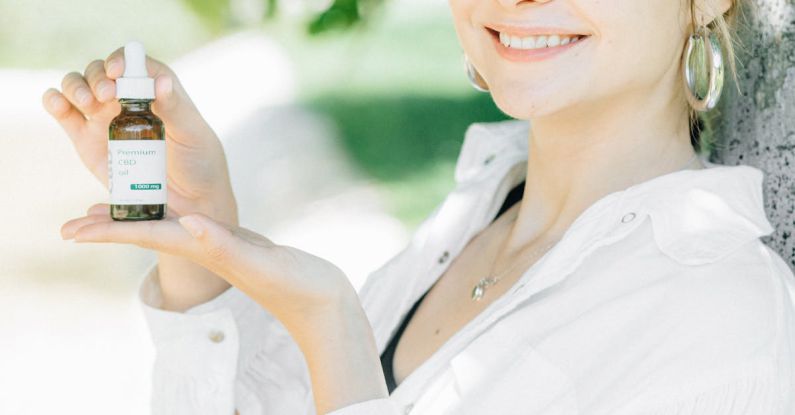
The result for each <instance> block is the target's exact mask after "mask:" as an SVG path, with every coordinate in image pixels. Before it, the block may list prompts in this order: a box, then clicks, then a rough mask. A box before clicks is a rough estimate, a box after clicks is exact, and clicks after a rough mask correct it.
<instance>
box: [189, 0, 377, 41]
mask: <svg viewBox="0 0 795 415" xmlns="http://www.w3.org/2000/svg"><path fill="white" fill-rule="evenodd" d="M183 1H184V2H185V4H187V6H188V7H189V8H190V9H191V10H192V11H193V12H195V13H196V14H197V15H198V16H199V17H200V18H201V19H202V21H203V22H204V23H205V24H206V25H207V26H208V28H210V29H211V30H212V31H214V32H218V31H222V30H224V29H227V28H229V27H232V26H234V25H235V24H236V23H235V21H234V19H233V16H232V15H231V5H230V0H183ZM259 1H262V2H264V5H265V13H264V15H263V19H264V20H272V19H273V18H274V17H276V15H277V11H278V8H279V7H278V6H279V4H278V3H279V1H278V0H259ZM288 1H296V0H288ZM382 2H383V0H334V1H333V2H332V3H331V4H330V5H329V6H328V8H326V10H323V11H321V12H320V13H318V14H317V15H315V16H312V17H311V18H310V19H309V22H308V23H307V31H308V32H309V33H310V34H313V35H316V34H320V33H325V32H331V31H335V30H344V29H348V28H350V27H352V26H354V25H355V24H357V23H359V22H360V21H361V20H362V18H363V10H371V9H374V8H375V6H377V5H378V4H380V3H382Z"/></svg>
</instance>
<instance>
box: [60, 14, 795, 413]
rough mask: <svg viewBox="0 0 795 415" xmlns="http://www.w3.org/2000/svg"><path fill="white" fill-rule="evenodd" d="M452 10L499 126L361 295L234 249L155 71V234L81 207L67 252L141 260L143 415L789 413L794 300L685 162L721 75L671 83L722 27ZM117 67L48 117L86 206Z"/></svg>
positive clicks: (211, 161)
mask: <svg viewBox="0 0 795 415" xmlns="http://www.w3.org/2000/svg"><path fill="white" fill-rule="evenodd" d="M737 1H739V0H737ZM450 7H451V10H452V15H453V18H454V20H455V26H456V31H457V35H458V37H459V40H460V42H461V45H462V47H463V50H464V52H465V54H466V56H467V58H468V62H469V69H470V75H471V79H472V80H473V82H474V83H475V85H476V86H477V87H478V88H480V89H483V90H486V89H487V90H489V91H490V93H491V94H492V96H493V98H494V100H495V102H496V104H497V105H498V106H499V108H500V109H501V110H502V111H504V112H505V113H506V114H508V115H510V116H512V117H514V118H516V119H517V120H511V121H504V122H498V123H490V124H486V123H483V124H473V125H472V126H471V127H470V128H469V130H468V131H467V133H466V136H465V138H464V144H463V147H462V149H461V154H460V156H459V159H458V161H457V164H456V167H455V179H456V186H455V188H454V189H453V191H452V192H451V193H450V194H449V195H448V196H447V197H446V199H445V200H444V202H443V203H442V204H441V205H440V206H439V207H437V209H435V210H434V211H433V212H432V213H431V214H430V216H429V217H428V218H427V219H426V220H425V221H424V222H423V223H422V224H421V225H420V226H419V228H418V230H417V232H416V233H415V235H414V236H413V238H412V240H411V241H410V243H409V244H408V246H406V248H405V249H404V250H403V251H401V252H400V253H399V254H398V255H397V256H395V257H394V258H393V259H391V260H390V261H388V262H387V263H386V264H385V265H384V266H383V267H382V268H380V269H379V270H377V271H376V272H374V273H373V274H372V275H370V277H369V278H368V280H367V281H366V283H365V285H364V286H363V288H362V289H361V290H360V292H359V293H356V292H355V291H354V289H353V288H352V287H351V285H350V284H349V283H348V280H347V278H346V276H345V275H344V274H343V273H342V272H341V271H340V270H339V269H338V268H337V267H335V266H334V265H332V264H330V263H329V262H327V261H325V260H323V259H321V258H318V257H315V256H313V255H310V254H308V253H305V252H302V251H300V250H298V249H295V248H292V247H289V246H284V245H278V244H275V243H273V242H272V241H270V240H268V239H267V238H266V237H264V236H262V235H258V234H256V233H254V232H251V231H249V230H246V229H243V228H240V227H239V226H238V221H237V208H236V204H235V199H234V196H233V194H232V190H231V187H230V184H229V178H228V173H227V167H226V161H225V158H224V154H223V150H222V148H221V145H220V143H219V140H218V139H217V137H216V136H215V134H214V133H213V132H212V130H211V129H210V127H209V126H208V125H207V123H206V122H205V121H204V120H203V119H202V117H201V116H200V115H199V113H198V112H197V111H196V108H195V107H194V106H193V104H192V103H191V101H190V99H189V98H188V95H187V94H186V92H185V91H184V89H183V88H182V86H181V85H180V83H179V81H178V80H177V78H176V76H175V74H174V73H173V72H172V71H171V70H170V69H169V68H168V67H167V66H165V65H163V64H162V63H160V62H158V61H156V60H154V59H149V61H148V67H149V70H150V72H151V74H152V75H153V76H155V77H156V94H157V101H156V102H155V104H154V109H155V112H156V113H157V114H158V115H159V116H160V117H161V118H162V119H163V120H164V122H165V123H166V125H167V126H168V132H169V136H168V157H169V160H168V168H169V170H168V177H169V191H168V194H169V200H168V206H169V213H170V216H169V217H168V218H167V219H166V220H164V221H159V222H146V223H129V222H127V223H125V222H113V221H112V220H111V219H110V218H109V217H108V216H109V215H108V206H107V205H106V204H97V205H94V206H92V207H91V208H90V209H89V210H88V215H87V216H85V217H82V218H77V219H74V220H71V221H69V222H67V223H66V224H65V225H64V226H63V228H62V234H63V236H64V238H67V239H68V238H74V239H75V241H79V242H88V241H92V242H121V243H131V244H136V245H139V246H142V247H145V248H150V249H155V250H157V251H158V252H159V257H158V262H157V264H156V266H153V267H152V268H151V269H150V270H149V271H148V272H147V276H146V278H145V280H144V282H143V285H142V286H141V299H142V301H143V307H144V311H145V313H146V316H147V319H148V322H149V326H150V328H151V332H152V336H153V339H154V341H155V344H156V347H157V359H156V363H155V371H154V385H153V395H152V406H153V410H154V412H156V413H169V414H175V413H186V414H187V413H190V414H220V413H232V412H233V411H234V410H236V411H237V412H238V413H240V414H243V415H245V414H307V413H331V414H334V415H353V414H388V415H392V414H402V413H415V414H544V415H550V414H666V415H674V414H700V415H706V414H716V415H717V414H722V415H725V414H781V415H784V414H791V413H793V412H795V402H794V401H793V400H794V399H795V398H793V396H792V395H793V394H792V392H791V391H792V388H793V379H792V377H793V373H794V372H795V369H794V368H793V355H794V354H795V302H794V301H793V297H792V293H793V292H795V285H794V284H793V275H792V272H791V271H790V269H789V268H788V267H787V265H786V264H785V263H784V261H783V260H782V259H781V257H780V256H778V255H777V254H776V253H775V252H773V251H772V250H771V249H769V248H768V247H766V246H765V245H764V244H763V243H762V242H761V241H760V240H759V237H760V236H763V235H768V234H770V233H771V232H772V231H773V229H772V227H771V226H770V223H769V222H768V220H767V217H766V216H765V212H764V209H763V204H762V188H761V185H762V179H763V173H762V171H761V170H759V169H756V168H753V167H750V166H721V165H717V164H712V163H709V162H706V161H702V160H701V159H699V158H698V157H697V153H696V150H697V149H698V148H699V146H698V144H699V143H698V142H697V141H696V142H695V143H691V128H690V126H691V122H690V120H691V118H690V117H691V115H690V113H691V112H692V110H693V109H698V110H707V109H709V108H711V107H712V106H713V105H714V102H715V101H716V100H717V97H718V94H719V92H720V87H721V85H720V77H719V76H718V74H719V72H720V69H721V66H720V62H718V61H714V63H715V65H716V68H715V69H714V72H713V73H715V74H716V75H715V77H713V79H712V82H711V83H710V85H709V93H708V94H707V95H706V96H705V97H700V96H696V95H692V90H691V88H688V87H683V84H684V83H685V82H686V81H685V77H684V76H683V73H682V71H681V70H680V69H681V67H682V61H683V59H684V57H686V56H688V53H687V52H688V51H687V50H686V46H687V45H688V43H689V42H690V43H691V44H692V42H693V40H690V36H691V35H697V34H699V33H703V32H701V30H702V29H703V28H704V27H705V26H708V27H709V28H711V29H714V30H716V31H718V32H720V31H721V30H727V29H726V25H725V24H723V22H724V17H725V18H728V19H729V20H731V19H732V17H733V14H734V13H735V10H736V9H737V7H738V5H737V4H736V3H733V2H732V0H699V3H698V4H690V3H687V2H685V3H683V4H681V5H680V4H678V3H677V2H671V1H668V0H651V1H643V2H638V1H625V0H607V1H602V2H594V1H583V0H547V1H529V0H528V1H515V0H488V1H487V0H450ZM724 34H728V32H725V33H724ZM724 40H725V39H724ZM724 44H725V45H724V46H727V48H728V50H729V52H730V53H729V55H730V56H729V62H730V63H731V59H733V56H731V48H730V43H727V42H725V41H724ZM699 51H700V52H701V53H703V50H702V49H698V48H697V49H696V51H691V52H693V53H699ZM120 52H121V50H117V51H115V52H114V53H112V54H111V55H110V56H109V57H108V59H106V60H104V61H102V60H96V61H94V62H91V63H90V64H89V65H88V66H87V68H86V70H85V72H84V73H83V74H78V73H71V74H68V75H66V77H65V78H64V82H63V85H62V89H63V92H59V91H56V90H48V91H47V92H46V93H45V96H44V105H45V106H46V107H47V109H48V110H49V111H50V113H51V114H52V115H53V116H54V117H55V118H56V119H57V120H58V121H59V122H60V123H61V124H62V125H63V127H64V128H65V129H66V131H67V132H68V133H69V135H70V136H71V138H72V139H73V140H74V143H75V147H76V149H77V151H78V153H79V155H80V156H81V158H82V160H83V162H84V163H85V164H86V165H87V166H88V168H89V169H91V171H92V173H93V174H94V175H95V176H96V177H97V178H98V179H99V180H101V181H102V182H103V183H105V181H106V178H107V172H106V165H105V158H104V157H105V151H106V150H105V147H104V146H105V141H106V131H107V123H108V121H109V119H110V117H112V116H113V115H115V114H116V113H117V112H118V107H117V104H116V103H115V101H114V100H113V97H114V94H113V87H114V80H115V79H116V78H117V77H118V76H120V75H121V73H122V69H123V66H124V62H123V60H122V55H121V53H120ZM689 91H690V92H689ZM528 121H529V122H528ZM693 144H695V148H694V145H693ZM520 199H521V200H520ZM230 284H231V287H230ZM379 355H380V358H379Z"/></svg>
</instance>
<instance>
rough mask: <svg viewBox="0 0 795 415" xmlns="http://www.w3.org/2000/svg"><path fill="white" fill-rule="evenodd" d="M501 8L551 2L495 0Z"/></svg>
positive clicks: (542, 0)
mask: <svg viewBox="0 0 795 415" xmlns="http://www.w3.org/2000/svg"><path fill="white" fill-rule="evenodd" d="M497 1H498V2H499V3H500V4H501V5H502V6H503V7H505V8H511V7H517V6H521V5H522V4H525V3H549V2H550V1H552V0H497Z"/></svg>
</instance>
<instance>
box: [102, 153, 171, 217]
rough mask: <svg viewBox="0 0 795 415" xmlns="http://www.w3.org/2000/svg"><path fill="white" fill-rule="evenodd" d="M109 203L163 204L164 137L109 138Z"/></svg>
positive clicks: (164, 198) (164, 189)
mask: <svg viewBox="0 0 795 415" xmlns="http://www.w3.org/2000/svg"><path fill="white" fill-rule="evenodd" d="M108 187H109V190H110V204H112V205H164V204H166V140H108Z"/></svg>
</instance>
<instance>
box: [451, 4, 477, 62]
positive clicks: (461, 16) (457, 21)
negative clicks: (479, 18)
mask: <svg viewBox="0 0 795 415" xmlns="http://www.w3.org/2000/svg"><path fill="white" fill-rule="evenodd" d="M449 5H450V11H451V15H452V19H453V24H454V26H455V31H456V36H457V37H458V41H459V43H460V44H461V48H462V49H463V50H464V52H465V53H467V55H469V56H473V55H476V51H475V50H474V49H475V48H477V40H476V39H475V30H474V25H473V24H472V20H473V14H474V13H475V8H476V6H477V0H449Z"/></svg>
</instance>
